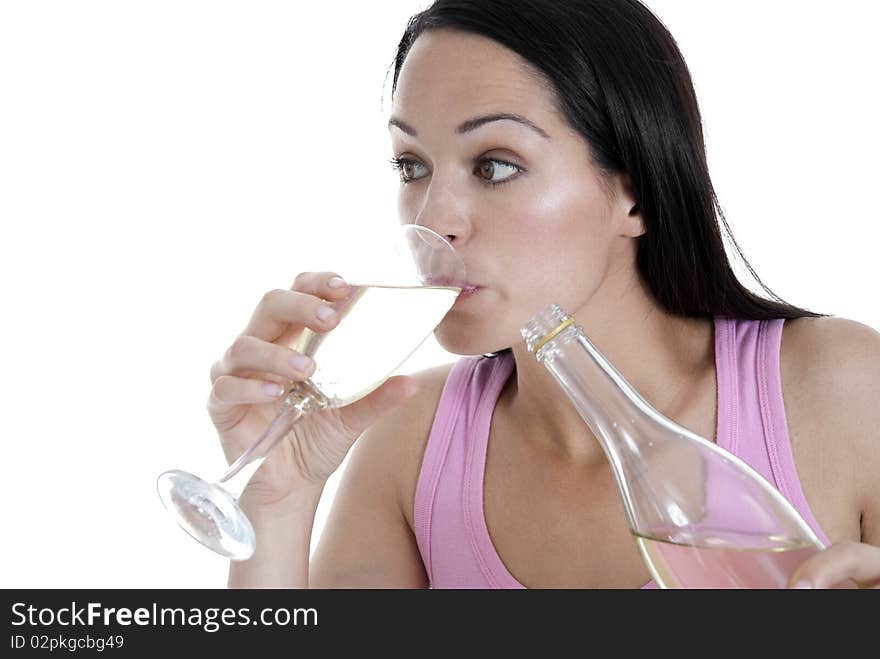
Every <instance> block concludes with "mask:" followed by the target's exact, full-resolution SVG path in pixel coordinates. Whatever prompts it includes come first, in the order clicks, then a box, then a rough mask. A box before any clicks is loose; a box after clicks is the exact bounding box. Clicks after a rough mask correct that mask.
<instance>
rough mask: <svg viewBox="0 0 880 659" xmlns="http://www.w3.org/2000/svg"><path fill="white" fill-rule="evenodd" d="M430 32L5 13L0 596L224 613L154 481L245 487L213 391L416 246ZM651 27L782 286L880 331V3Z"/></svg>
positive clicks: (672, 17)
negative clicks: (407, 240) (252, 327)
mask: <svg viewBox="0 0 880 659" xmlns="http://www.w3.org/2000/svg"><path fill="white" fill-rule="evenodd" d="M423 4H424V3H421V2H416V1H413V0H399V1H394V2H392V1H389V0H383V2H377V3H373V2H371V3H365V2H355V1H351V2H333V3H301V2H220V1H217V0H212V1H210V2H209V1H205V2H195V1H184V0H174V1H158V0H153V1H151V2H123V1H106V2H73V1H65V2H28V1H20V2H12V1H7V2H2V3H0V223H2V240H0V249H2V258H0V275H2V276H0V285H2V301H3V314H2V321H0V322H2V325H0V327H2V341H0V367H2V373H0V395H2V398H0V400H2V403H0V404H2V410H3V414H2V416H0V435H2V438H3V458H2V459H3V471H2V474H3V478H2V480H0V482H2V496H3V498H2V501H3V504H2V505H3V518H2V529H3V530H2V532H0V533H2V543H0V587H110V588H117V587H118V588H123V587H187V588H188V587H223V586H225V579H226V570H227V563H226V561H224V560H223V559H222V558H220V557H217V556H215V555H214V554H212V553H210V552H208V551H207V550H205V549H203V548H201V547H200V546H199V545H197V544H196V543H195V542H194V541H192V540H190V539H189V538H188V537H187V536H186V535H185V534H184V533H183V532H182V531H181V530H179V529H178V528H177V527H176V525H175V524H174V522H173V521H171V519H170V518H169V517H167V516H166V513H165V512H164V509H163V508H162V506H161V504H160V502H159V500H158V498H157V496H156V494H155V489H154V480H155V477H156V475H157V474H158V473H159V472H160V471H162V470H164V469H167V468H172V467H178V468H185V469H189V470H192V471H196V472H198V473H203V474H204V475H206V476H211V477H216V476H218V475H219V473H220V471H221V470H222V468H223V467H224V465H225V463H224V462H223V459H222V455H221V453H220V450H219V446H218V444H217V442H216V438H215V436H214V434H213V430H212V426H211V424H210V421H209V419H208V416H207V413H206V412H205V407H204V405H205V400H206V396H207V394H208V390H209V379H208V371H209V368H210V365H211V363H212V362H213V361H214V360H215V359H216V358H217V357H219V356H220V355H221V354H222V352H223V350H225V349H226V347H227V346H228V345H229V343H230V342H231V341H232V339H233V338H234V337H235V336H236V335H237V334H238V332H240V331H241V329H242V328H243V327H244V324H245V322H246V321H247V319H248V317H249V316H250V313H251V311H252V310H253V307H254V306H255V304H256V303H257V302H258V300H259V298H260V296H261V295H262V294H263V292H265V291H267V290H269V289H272V288H279V287H288V286H289V285H290V284H291V282H292V281H293V278H294V276H295V275H296V274H297V273H298V272H300V271H304V270H318V269H319V270H325V269H336V270H339V271H340V272H342V274H345V267H344V264H346V263H352V262H353V259H356V258H357V253H356V251H355V249H354V248H355V247H356V246H357V244H358V240H359V238H358V236H361V237H367V236H369V234H370V231H371V228H372V229H375V228H376V227H377V226H379V225H380V224H382V225H384V224H394V223H396V222H397V218H396V199H395V194H396V189H397V181H396V175H395V173H394V172H392V170H391V168H390V167H389V166H388V164H387V160H388V158H390V156H391V155H392V154H391V152H390V147H389V145H388V139H387V129H386V128H385V124H386V122H387V117H388V113H389V93H390V75H389V77H388V80H387V84H386V79H385V76H386V72H387V71H388V67H389V66H390V64H391V62H392V58H393V56H394V52H395V47H396V44H397V42H398V40H399V38H400V36H401V34H402V31H403V29H404V27H405V25H406V21H407V19H408V17H409V16H410V15H411V14H413V13H415V12H416V11H418V10H419V9H421V8H422V7H423ZM648 4H649V6H650V7H651V8H652V9H653V10H654V11H655V12H656V13H657V14H658V15H659V16H660V18H661V19H662V20H663V21H664V22H665V23H666V25H667V26H668V27H669V28H670V30H671V31H672V33H673V35H674V36H675V37H676V39H677V40H678V42H679V45H680V47H681V49H682V51H683V52H684V55H685V58H686V60H687V62H688V64H689V66H690V68H691V72H692V74H693V77H694V81H695V85H696V87H697V92H698V95H699V99H700V102H701V109H702V112H703V118H704V125H705V131H706V136H707V144H708V150H709V158H710V166H711V171H712V175H713V180H714V183H715V186H716V190H717V193H718V195H719V198H720V200H721V203H722V205H723V207H724V209H725V211H726V213H727V217H728V221H729V222H730V224H731V226H732V229H733V232H734V235H735V237H736V238H737V240H738V241H739V243H740V245H741V246H742V247H743V249H744V251H745V253H746V256H747V257H748V258H749V259H750V261H751V263H752V265H753V267H754V268H755V270H756V271H757V273H758V274H759V276H760V277H761V278H762V279H763V280H764V282H765V283H766V284H767V285H768V286H770V287H771V288H772V289H773V290H775V291H776V292H777V293H778V294H779V295H780V296H782V297H783V298H784V299H786V300H787V301H789V302H792V303H795V304H798V305H802V306H806V307H808V308H810V309H813V310H817V311H822V312H826V313H831V314H835V315H839V316H844V317H848V318H852V319H854V320H858V321H860V322H862V323H865V324H867V325H870V326H872V327H875V328H880V300H878V298H877V296H876V292H875V286H874V282H875V281H876V280H877V273H876V269H877V257H876V255H877V242H878V238H880V231H878V228H877V225H878V221H880V213H878V210H877V201H876V191H877V180H876V179H877V175H878V173H880V172H878V167H877V165H876V160H875V158H876V154H877V153H878V152H880V130H878V127H877V117H878V116H880V101H878V98H877V77H876V67H877V64H878V62H880V45H878V41H877V39H876V35H875V34H874V29H875V27H876V25H877V24H878V18H880V12H878V9H877V8H876V7H875V5H874V3H868V2H863V1H862V0H846V1H844V0H837V1H836V2H835V3H833V5H832V4H831V3H825V2H807V1H803V0H800V1H798V0H784V1H783V0H773V1H772V2H767V1H763V0H762V1H758V0H752V1H750V2H739V3H728V2H720V1H713V2H704V1H700V2H698V1H696V0H694V1H685V0H653V1H652V0H648ZM383 97H384V99H385V101H384V105H383V104H382V99H383ZM349 232H350V233H349ZM747 283H748V282H747ZM452 359H454V357H453V356H451V355H448V354H446V353H445V352H443V351H442V350H441V349H440V348H439V347H438V346H437V345H436V344H435V343H429V344H426V345H425V346H424V347H423V348H422V349H421V350H420V352H418V353H417V354H416V355H415V356H414V357H413V359H412V360H411V361H410V362H409V363H408V364H407V366H406V368H404V369H403V371H404V372H410V371H413V370H417V369H419V368H423V367H425V366H429V365H432V364H435V363H441V362H446V361H451V360H452ZM339 474H340V472H337V474H336V475H335V476H334V479H333V480H332V481H331V483H330V484H329V485H328V487H327V490H326V493H325V497H324V499H323V500H322V502H321V507H320V508H319V513H318V521H317V524H316V529H315V534H314V537H315V539H316V538H317V535H318V533H319V532H320V530H321V528H322V525H323V521H324V519H325V516H326V512H327V509H328V506H329V505H330V503H331V501H332V496H333V493H334V491H335V485H336V479H337V477H338V475H339Z"/></svg>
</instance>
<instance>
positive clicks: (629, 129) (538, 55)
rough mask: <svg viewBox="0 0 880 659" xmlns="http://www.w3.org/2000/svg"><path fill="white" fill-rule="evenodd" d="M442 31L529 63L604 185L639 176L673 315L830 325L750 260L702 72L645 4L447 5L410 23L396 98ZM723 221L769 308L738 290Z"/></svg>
mask: <svg viewBox="0 0 880 659" xmlns="http://www.w3.org/2000/svg"><path fill="white" fill-rule="evenodd" d="M437 28H454V29H458V30H462V31H465V32H470V33H474V34H478V35H481V36H484V37H487V38H489V39H492V40H494V41H496V42H498V43H500V44H501V45H503V46H505V47H506V48H508V49H510V50H512V51H513V52H515V53H517V54H518V55H519V56H520V57H522V58H523V59H524V60H526V61H527V62H529V63H530V64H531V65H532V66H533V67H535V68H536V69H537V70H538V71H539V72H540V73H542V74H543V76H544V78H545V79H546V80H547V82H548V83H549V85H550V86H551V89H552V90H553V92H555V102H556V104H557V108H558V109H559V111H560V112H561V114H562V115H563V116H564V117H565V119H566V120H567V121H568V123H569V124H571V126H572V127H573V128H574V129H575V130H577V131H578V132H579V133H580V134H581V135H582V136H583V137H584V138H585V140H586V142H587V144H588V146H589V150H590V155H591V156H592V158H593V161H594V162H595V163H596V166H597V168H598V169H599V171H600V172H601V173H602V175H603V177H610V176H613V175H615V174H619V173H628V174H629V177H630V180H631V182H632V186H633V193H634V195H635V198H636V201H637V204H638V207H639V209H640V211H641V215H642V218H643V219H644V222H645V228H646V232H645V233H644V234H643V235H642V236H640V237H639V238H638V239H637V240H638V247H637V255H636V265H637V268H638V271H639V273H640V276H641V277H642V279H643V281H644V283H645V285H646V286H647V287H648V289H649V290H650V291H651V293H652V294H653V295H654V297H655V298H656V300H657V302H658V303H659V304H660V305H661V306H662V307H663V308H664V309H666V310H667V311H668V312H670V313H671V314H674V315H677V316H685V317H701V318H712V317H714V316H722V317H728V318H742V319H750V320H766V319H773V318H786V319H793V318H800V317H804V316H810V317H820V316H824V315H826V314H819V313H814V312H812V311H808V310H806V309H801V308H799V307H796V306H793V305H791V304H789V303H787V302H785V301H783V300H782V299H781V298H779V297H778V296H777V295H776V294H775V293H773V292H772V291H771V290H770V289H769V288H767V286H766V285H765V284H764V283H763V282H762V281H761V280H760V279H759V278H758V276H757V274H755V272H754V270H753V269H752V267H751V265H749V263H748V261H747V260H746V258H745V256H744V255H743V253H742V250H741V249H740V248H739V245H738V244H737V243H736V240H735V239H734V238H733V234H732V232H731V231H730V227H729V226H728V224H727V220H726V218H725V217H724V212H723V210H722V209H721V205H720V204H719V203H718V198H717V197H716V195H715V190H714V188H713V186H712V181H711V178H710V176H709V169H708V165H707V160H706V147H705V143H704V139H703V128H702V120H701V117H700V111H699V107H698V104H697V97H696V94H695V93H694V87H693V83H692V81H691V76H690V71H689V70H688V67H687V65H686V64H685V61H684V58H683V57H682V54H681V52H680V51H679V49H678V45H677V44H676V42H675V40H674V39H673V37H672V35H671V34H670V33H669V31H668V30H667V29H666V27H665V26H664V25H663V23H662V22H661V21H660V20H659V19H658V18H657V17H656V16H655V15H654V14H653V13H652V12H651V11H650V10H649V9H648V8H647V7H646V6H645V5H643V4H642V3H641V2H639V1H638V0H436V1H435V2H434V3H433V4H431V5H430V7H428V8H427V9H426V10H424V11H422V12H421V13H418V14H416V15H414V16H413V17H412V18H411V19H410V21H409V24H408V25H407V28H406V31H405V32H404V34H403V37H402V38H401V40H400V44H399V45H398V48H397V55H396V57H395V60H394V63H393V66H394V79H393V84H392V88H391V93H392V97H393V95H394V91H395V89H396V88H397V78H398V75H399V74H400V69H401V67H402V66H403V63H404V61H405V60H406V56H407V54H408V53H409V50H410V48H411V47H412V45H413V43H414V42H415V40H416V39H417V38H418V37H419V35H420V34H422V33H423V32H425V31H426V30H432V29H437ZM719 218H720V222H721V225H723V226H724V229H725V231H726V232H727V236H728V238H729V240H730V243H731V244H732V246H733V247H734V248H735V250H736V253H737V255H738V256H739V258H740V259H742V262H743V263H744V265H745V266H746V267H747V268H748V270H749V272H750V273H751V274H752V276H754V278H755V280H756V281H757V282H758V284H759V285H760V286H761V288H762V289H763V290H764V291H765V292H766V293H767V294H768V296H769V299H768V298H764V297H761V296H759V295H756V294H755V293H753V292H752V291H750V290H749V289H748V288H746V287H745V286H744V285H743V284H742V283H740V281H739V280H738V279H737V277H736V275H735V273H734V272H733V269H732V268H731V265H730V262H729V261H728V258H727V253H726V252H725V248H724V241H723V239H722V234H721V228H720V227H721V225H720V224H719Z"/></svg>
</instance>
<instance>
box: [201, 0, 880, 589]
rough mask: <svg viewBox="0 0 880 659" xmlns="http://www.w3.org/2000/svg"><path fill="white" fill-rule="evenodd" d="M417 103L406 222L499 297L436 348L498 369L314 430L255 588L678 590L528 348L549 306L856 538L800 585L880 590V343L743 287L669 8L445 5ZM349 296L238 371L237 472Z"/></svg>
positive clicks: (299, 314)
mask: <svg viewBox="0 0 880 659" xmlns="http://www.w3.org/2000/svg"><path fill="white" fill-rule="evenodd" d="M392 97H393V103H392V117H391V120H390V122H389V130H390V135H391V143H392V147H393V150H394V154H395V158H394V161H393V163H394V166H395V167H396V168H397V169H399V171H400V176H401V187H400V195H399V209H400V220H401V222H404V223H418V224H423V225H425V226H428V227H430V228H431V229H433V230H435V231H437V232H438V233H440V234H442V235H445V236H447V237H448V239H449V240H450V241H452V243H453V245H454V246H455V247H456V248H457V250H458V252H459V253H460V254H461V255H462V256H463V258H464V260H465V263H466V265H467V268H468V276H469V280H470V281H469V282H468V283H470V284H472V285H475V286H477V287H478V289H477V291H476V293H475V294H473V295H471V296H469V297H467V298H466V299H461V300H460V301H459V302H458V303H457V304H456V306H455V307H454V308H453V309H452V311H450V313H449V314H448V315H447V316H446V318H445V319H444V321H443V322H442V323H441V325H440V326H439V327H438V329H437V331H436V333H435V335H436V337H437V340H438V342H439V343H440V344H441V345H442V346H443V347H445V348H446V349H447V350H449V351H450V352H452V353H455V354H460V355H485V354H486V353H494V356H491V357H490V356H484V357H464V358H462V359H461V360H460V361H458V362H457V363H456V364H454V365H448V366H443V367H438V368H435V369H431V370H428V371H425V372H421V373H418V374H416V375H415V376H413V377H395V378H392V379H390V380H389V381H388V382H386V383H385V384H384V385H383V386H382V387H380V388H379V389H377V390H376V391H375V392H373V393H372V394H371V395H370V396H368V397H366V398H364V399H363V400H361V401H358V402H356V403H354V404H352V405H349V406H348V407H346V408H343V409H342V410H339V411H332V412H331V411H326V412H322V413H321V414H320V415H315V416H314V417H313V418H312V419H310V420H309V422H308V423H307V424H305V425H303V426H300V427H298V429H297V430H296V432H295V434H294V435H292V436H291V440H292V441H291V442H284V443H283V444H282V445H281V446H282V447H281V448H276V449H275V451H274V452H273V454H272V455H271V458H270V459H269V460H268V461H267V462H266V463H265V464H264V465H263V467H261V469H260V471H259V472H258V473H257V474H256V475H255V477H254V479H253V480H252V481H251V483H250V484H249V486H248V488H247V490H246V491H245V493H244V494H243V496H242V498H241V503H242V506H243V507H244V508H245V510H246V511H247V513H248V514H249V516H250V519H251V520H252V522H253V523H254V526H255V530H256V533H257V541H258V546H257V551H256V553H255V554H254V556H253V557H252V558H251V559H250V560H249V561H246V562H242V563H234V564H233V565H232V566H231V568H230V578H229V584H230V586H294V587H309V586H311V587H357V586H369V587H426V586H434V587H476V588H481V587H522V586H527V587H640V586H646V585H648V586H650V585H652V584H651V582H650V574H649V573H648V571H647V569H646V567H645V565H644V563H643V562H642V560H641V558H640V556H639V554H638V552H637V549H636V547H635V544H634V543H633V541H632V538H631V537H630V535H629V533H628V530H627V528H626V526H625V523H624V515H623V510H622V506H621V503H620V500H619V496H618V493H617V489H616V487H615V484H614V480H613V477H612V474H611V471H610V467H609V465H608V463H607V461H606V460H605V458H604V455H603V453H602V451H601V449H600V447H599V444H598V443H597V442H596V441H595V438H593V437H591V436H590V433H589V431H588V430H587V429H586V428H585V426H584V424H583V421H582V420H581V419H580V417H579V416H577V413H576V412H575V410H574V409H573V408H572V407H571V405H570V404H569V403H568V401H567V400H566V399H565V398H564V396H562V395H561V393H560V390H559V388H558V385H556V384H555V383H554V382H553V381H552V380H551V379H550V377H549V376H548V375H547V373H546V372H544V371H543V370H542V369H543V367H542V366H540V365H539V364H537V363H536V362H535V361H534V358H533V357H531V356H530V355H528V354H526V352H525V349H524V346H523V344H522V341H521V338H520V334H519V330H520V327H521V326H522V325H523V323H524V321H525V320H527V319H528V318H530V317H531V316H532V315H533V314H534V313H535V311H536V310H539V309H542V308H544V307H545V306H546V305H547V304H548V303H549V302H557V303H559V304H560V305H561V306H562V307H563V308H565V309H567V310H569V311H571V312H572V313H573V314H574V315H575V316H576V317H577V318H578V321H579V322H580V323H581V324H582V325H584V327H585V329H586V332H587V334H588V335H589V336H590V338H591V340H592V341H593V342H594V343H595V344H596V345H597V347H598V348H599V349H600V350H601V351H602V352H603V353H604V354H605V355H606V356H607V357H608V358H609V359H610V360H611V361H612V363H614V364H615V366H616V367H617V368H618V369H619V370H620V371H621V372H622V373H623V375H624V376H625V377H626V378H627V380H628V381H629V382H630V383H632V384H633V386H635V388H636V389H637V390H638V391H639V392H640V393H641V394H642V395H643V396H644V397H645V398H646V399H647V400H648V401H649V402H650V403H651V404H652V405H653V406H654V407H656V408H657V409H658V410H659V411H661V412H662V413H663V414H665V415H666V416H668V417H670V418H672V419H674V420H675V421H677V422H678V423H680V424H682V425H684V426H686V427H688V428H690V429H692V430H694V431H695V432H697V433H698V434H700V435H702V436H704V437H707V438H715V439H716V441H718V442H719V444H722V442H723V445H724V446H725V448H729V449H731V450H734V452H736V453H737V454H738V455H740V457H742V458H743V459H745V460H746V461H748V462H750V463H751V464H752V465H753V466H754V467H755V468H756V469H758V470H759V471H762V472H763V473H764V474H765V475H766V476H767V477H768V478H771V479H773V480H774V482H775V483H776V484H777V487H779V488H780V489H781V490H782V491H783V493H784V494H786V495H787V496H789V498H790V499H791V500H792V502H793V503H794V504H795V505H796V507H798V509H799V510H800V511H801V512H802V514H804V516H805V518H806V519H807V520H808V521H809V522H810V523H811V525H813V527H814V530H815V531H816V532H817V535H819V537H820V538H822V539H824V540H826V541H827V543H828V544H830V545H831V546H830V547H829V548H828V549H827V550H826V551H824V552H821V553H820V554H818V555H816V556H814V557H813V558H811V559H809V560H808V561H806V562H804V563H803V564H802V565H801V566H800V567H799V568H798V570H797V571H796V573H795V575H794V576H793V578H792V585H795V583H797V584H798V585H801V586H811V587H828V586H832V585H850V586H851V585H853V584H856V585H860V586H866V587H868V586H877V585H878V584H880V548H878V547H876V546H874V545H878V544H880V481H878V480H877V479H876V478H874V475H875V474H877V473H880V446H878V443H877V436H876V432H877V431H876V428H877V427H878V426H880V413H878V409H877V406H876V405H874V404H873V402H874V400H875V399H876V397H877V394H878V393H880V336H878V334H877V333H876V332H874V331H873V330H872V329H870V328H868V327H866V326H864V325H861V324H859V323H856V322H853V321H848V320H844V319H840V318H830V317H823V316H820V315H818V314H815V313H812V312H809V311H805V310H802V309H799V308H796V307H793V306H791V305H788V304H785V303H784V302H782V301H781V300H779V299H778V298H776V299H775V300H766V299H763V298H760V297H758V296H756V295H754V294H753V293H751V292H749V291H748V290H747V289H746V288H744V287H743V286H742V285H741V284H740V283H739V282H738V281H737V280H736V278H735V276H734V275H733V273H732V271H731V268H730V265H729V263H728V261H727V258H726V256H725V252H724V248H723V245H722V239H721V233H720V230H719V225H718V220H717V217H716V211H717V210H718V208H717V201H716V199H715V196H714V192H713V190H712V185H711V182H710V178H709V174H708V171H707V167H706V158H705V148H704V143H703V136H702V130H701V125H700V115H699V111H698V108H697V102H696V99H695V95H694V92H693V87H692V84H691V80H690V76H689V74H688V71H687V67H686V66H685V64H684V62H683V61H682V58H681V55H680V53H679V51H678V49H677V47H676V44H675V42H674V40H673V39H672V37H671V36H670V35H669V34H668V32H667V31H666V29H665V28H664V27H663V25H662V24H661V23H660V22H659V21H658V20H657V19H656V18H655V17H654V16H653V15H652V14H651V13H650V12H649V11H648V10H647V9H646V8H645V7H644V6H643V5H641V4H640V3H639V2H637V1H636V0H580V1H574V0H570V1H566V2H559V1H552V2H551V1H542V2H538V1H532V2H508V1H504V2H501V1H496V0H472V1H463V0H459V1H444V0H440V1H438V2H435V3H434V4H433V5H432V6H431V7H430V8H429V9H427V10H426V11H425V12H423V13H421V14H419V15H417V16H415V17H413V19H412V20H411V22H410V24H409V26H408V28H407V30H406V33H405V35H404V37H403V39H402V40H401V43H400V46H399V49H398V55H397V58H396V62H395V71H394V87H393V96H392ZM722 222H723V216H722ZM725 228H726V224H725ZM348 293H349V290H348V287H347V285H346V284H345V282H344V280H343V279H342V278H341V277H340V276H339V275H337V274H336V273H303V274H301V275H300V276H298V277H297V279H296V282H295V283H294V285H293V287H292V290H277V291H272V292H270V293H268V294H267V295H266V296H264V298H263V300H262V301H261V302H260V304H259V305H258V306H257V308H256V311H255V312H254V314H253V316H252V318H251V320H250V322H249V324H248V326H247V328H246V329H245V331H244V332H243V333H242V335H241V336H239V337H238V338H237V339H236V340H235V342H234V343H233V344H232V346H231V348H230V349H229V350H228V351H227V352H226V353H225V354H224V355H223V357H222V358H221V359H220V360H218V361H217V362H216V363H215V364H214V366H213V368H212V373H211V376H212V381H213V387H212V391H211V396H210V399H209V404H208V409H209V412H210V414H211V418H212V420H213V422H214V423H215V425H216V427H217V429H218V432H219V435H220V439H221V441H222V443H223V446H224V449H225V451H226V454H227V458H228V459H229V460H232V459H234V458H235V457H236V456H237V455H238V454H240V453H241V451H242V450H244V448H245V446H247V445H248V444H249V443H250V442H251V441H252V440H253V438H254V437H255V436H256V435H257V434H258V433H259V431H260V430H262V428H264V427H265V425H266V424H267V423H268V421H269V420H270V419H271V417H272V416H274V407H275V404H276V403H277V398H278V396H280V393H281V392H280V387H279V386H278V385H277V384H276V383H277V382H279V381H283V380H285V379H291V378H292V379H297V380H302V379H305V378H307V377H308V376H309V375H310V374H311V373H312V372H313V370H314V364H313V363H311V362H310V361H309V360H308V359H304V358H303V356H302V355H296V354H294V353H293V352H292V351H291V350H289V349H288V348H286V345H288V340H289V339H290V337H291V336H292V335H293V334H295V333H296V332H298V331H301V329H302V328H303V327H309V328H312V329H314V330H317V331H328V330H330V329H332V328H333V327H334V326H335V324H336V323H337V322H339V319H338V318H337V317H335V316H334V315H333V314H332V313H329V314H328V313H327V308H326V305H325V304H323V303H322V300H327V301H335V300H339V299H341V298H344V297H345V296H346V295H347V294H348ZM783 399H784V405H783ZM358 438H359V441H358V442H357V448H356V450H354V451H353V453H352V456H351V460H350V463H349V466H348V468H347V470H346V473H345V474H344V477H343V479H342V481H341V483H340V486H339V489H338V491H337V493H336V498H335V500H334V505H333V510H332V512H331V514H330V516H329V518H328V521H327V524H326V527H325V529H324V532H323V535H322V538H321V542H320V544H319V546H318V548H317V550H316V552H315V556H314V559H313V560H312V561H310V560H309V542H310V537H311V529H312V524H313V521H314V514H315V509H316V506H317V503H318V500H319V497H320V494H321V492H322V489H323V486H324V483H325V482H326V480H327V478H328V477H329V476H330V475H331V473H333V471H334V470H335V469H336V468H337V467H338V466H339V465H340V464H341V462H342V460H343V458H344V457H345V455H346V454H347V453H348V451H349V449H350V448H351V447H352V446H353V444H354V442H355V440H356V439H358Z"/></svg>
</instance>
